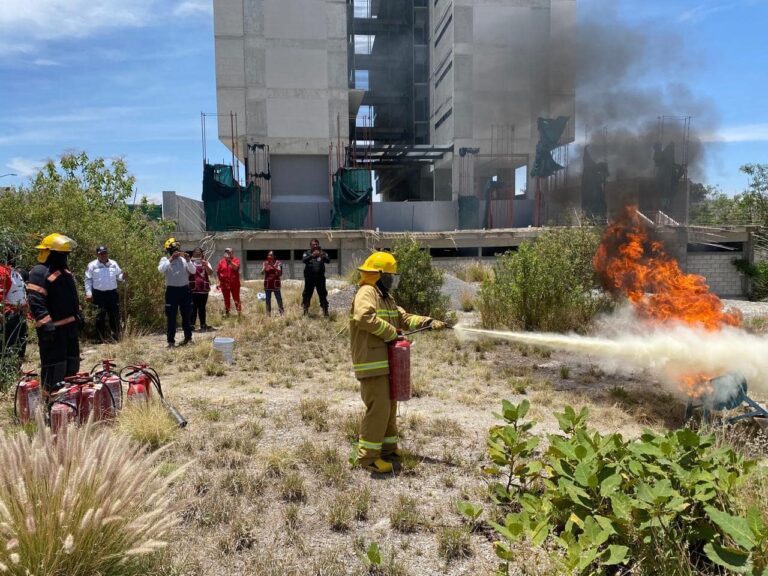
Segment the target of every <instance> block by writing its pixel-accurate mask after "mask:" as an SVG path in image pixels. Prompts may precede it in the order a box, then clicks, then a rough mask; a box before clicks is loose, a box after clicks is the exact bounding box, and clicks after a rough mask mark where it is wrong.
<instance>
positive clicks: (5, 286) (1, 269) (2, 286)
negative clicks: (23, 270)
mask: <svg viewBox="0 0 768 576" xmlns="http://www.w3.org/2000/svg"><path fill="white" fill-rule="evenodd" d="M12 270H13V269H12V268H11V266H10V264H7V263H6V262H0V356H2V355H3V353H4V352H5V348H6V342H7V341H8V340H9V338H8V334H7V332H9V331H10V329H9V327H8V326H7V324H9V322H8V320H7V318H6V317H7V316H10V306H9V305H8V300H7V294H8V293H9V292H10V291H11V272H12Z"/></svg>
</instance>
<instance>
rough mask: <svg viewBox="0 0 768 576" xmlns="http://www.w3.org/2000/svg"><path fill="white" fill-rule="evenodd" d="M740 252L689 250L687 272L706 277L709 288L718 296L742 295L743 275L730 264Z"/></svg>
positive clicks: (741, 254) (738, 256)
mask: <svg viewBox="0 0 768 576" xmlns="http://www.w3.org/2000/svg"><path fill="white" fill-rule="evenodd" d="M742 257H743V253H742V252H699V253H695V252H689V253H688V263H687V264H688V265H687V269H688V273H689V274H698V275H700V276H704V278H706V279H707V284H708V285H709V288H710V290H712V292H714V293H715V294H717V295H718V296H742V295H743V294H744V285H743V276H742V274H741V273H740V272H739V271H738V270H736V267H735V266H734V265H733V264H732V261H733V260H734V259H738V258H742Z"/></svg>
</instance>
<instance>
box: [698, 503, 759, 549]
mask: <svg viewBox="0 0 768 576" xmlns="http://www.w3.org/2000/svg"><path fill="white" fill-rule="evenodd" d="M705 510H706V512H707V516H709V517H710V519H711V520H712V521H713V522H714V523H715V524H717V525H718V526H719V527H720V529H721V530H722V531H723V532H724V533H725V535H726V536H728V537H729V538H731V539H732V540H733V541H734V542H736V544H738V545H739V546H741V547H743V548H746V549H747V550H752V549H753V548H754V547H755V545H756V542H755V535H754V534H753V533H752V530H750V529H749V523H748V522H747V520H746V518H741V517H739V516H731V515H730V514H728V513H727V512H721V511H720V510H718V509H717V508H713V507H712V506H707V507H706V508H705Z"/></svg>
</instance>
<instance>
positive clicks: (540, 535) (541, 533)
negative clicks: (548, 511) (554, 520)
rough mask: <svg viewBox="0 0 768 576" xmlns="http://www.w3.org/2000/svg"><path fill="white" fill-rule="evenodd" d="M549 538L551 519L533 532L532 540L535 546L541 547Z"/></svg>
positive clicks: (535, 527) (540, 523)
mask: <svg viewBox="0 0 768 576" xmlns="http://www.w3.org/2000/svg"><path fill="white" fill-rule="evenodd" d="M547 536H549V518H545V519H544V520H542V521H541V522H539V523H538V524H537V525H536V526H534V527H533V528H532V530H531V534H530V538H531V542H532V543H533V544H534V546H541V545H542V544H544V541H545V540H546V539H547Z"/></svg>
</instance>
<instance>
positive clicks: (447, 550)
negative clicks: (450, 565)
mask: <svg viewBox="0 0 768 576" xmlns="http://www.w3.org/2000/svg"><path fill="white" fill-rule="evenodd" d="M437 553H438V554H440V557H441V558H443V559H444V560H445V561H446V562H452V561H454V560H461V559H463V558H469V557H470V556H471V555H472V540H471V538H470V534H469V530H468V529H467V528H466V527H464V526H455V527H448V528H443V529H442V530H440V532H438V533H437Z"/></svg>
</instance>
